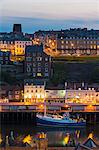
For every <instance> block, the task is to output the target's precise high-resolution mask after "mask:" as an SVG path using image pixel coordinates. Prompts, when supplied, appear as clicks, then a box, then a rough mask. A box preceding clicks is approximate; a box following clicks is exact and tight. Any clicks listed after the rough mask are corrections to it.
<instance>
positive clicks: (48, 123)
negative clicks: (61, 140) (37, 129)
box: [36, 117, 86, 127]
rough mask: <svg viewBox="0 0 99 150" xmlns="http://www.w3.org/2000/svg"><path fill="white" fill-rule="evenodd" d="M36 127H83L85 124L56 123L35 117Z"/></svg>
mask: <svg viewBox="0 0 99 150" xmlns="http://www.w3.org/2000/svg"><path fill="white" fill-rule="evenodd" d="M36 121H37V125H38V126H49V127H85V126H86V122H65V121H63V122H57V121H52V120H48V119H44V118H39V117H37V119H36Z"/></svg>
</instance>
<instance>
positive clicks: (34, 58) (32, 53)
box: [25, 45, 51, 78]
mask: <svg viewBox="0 0 99 150" xmlns="http://www.w3.org/2000/svg"><path fill="white" fill-rule="evenodd" d="M25 72H26V74H27V75H29V76H32V77H33V78H49V77H50V75H51V57H50V56H48V55H47V54H46V53H45V52H44V51H43V45H34V46H27V47H26V51H25Z"/></svg>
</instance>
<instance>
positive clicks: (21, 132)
mask: <svg viewBox="0 0 99 150" xmlns="http://www.w3.org/2000/svg"><path fill="white" fill-rule="evenodd" d="M42 132H44V133H45V134H44V135H46V137H47V138H48V144H49V145H50V146H52V145H57V146H58V145H59V146H60V145H64V144H65V145H66V144H67V143H69V144H70V143H73V142H74V143H75V144H77V143H79V142H80V143H83V142H84V141H85V140H86V139H87V138H88V136H89V137H93V138H94V140H95V141H96V142H97V143H98V142H99V128H98V125H96V126H93V127H90V126H89V127H86V128H84V129H64V128H52V129H51V128H41V127H32V126H22V125H19V126H18V125H16V126H15V125H14V126H11V125H10V126H4V125H3V126H2V128H1V133H0V135H1V136H0V141H2V139H5V137H6V136H9V137H12V139H13V140H17V141H23V139H24V138H25V137H26V138H27V139H29V140H28V141H30V138H29V137H31V136H32V137H37V135H38V134H39V133H42ZM90 133H91V134H90ZM93 135H94V136H93ZM98 144H99V143H98Z"/></svg>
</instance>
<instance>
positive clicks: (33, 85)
mask: <svg viewBox="0 0 99 150" xmlns="http://www.w3.org/2000/svg"><path fill="white" fill-rule="evenodd" d="M44 99H45V82H44V81H41V80H35V81H34V80H32V79H31V80H30V79H29V80H28V79H27V80H25V81H24V102H30V103H40V102H41V103H42V102H44Z"/></svg>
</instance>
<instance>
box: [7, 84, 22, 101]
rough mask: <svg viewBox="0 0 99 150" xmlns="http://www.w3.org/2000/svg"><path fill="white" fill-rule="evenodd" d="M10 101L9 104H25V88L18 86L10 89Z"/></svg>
mask: <svg viewBox="0 0 99 150" xmlns="http://www.w3.org/2000/svg"><path fill="white" fill-rule="evenodd" d="M8 99H9V102H23V99H24V96H23V88H22V87H20V86H18V85H16V86H15V85H14V86H12V87H10V89H9V91H8Z"/></svg>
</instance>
